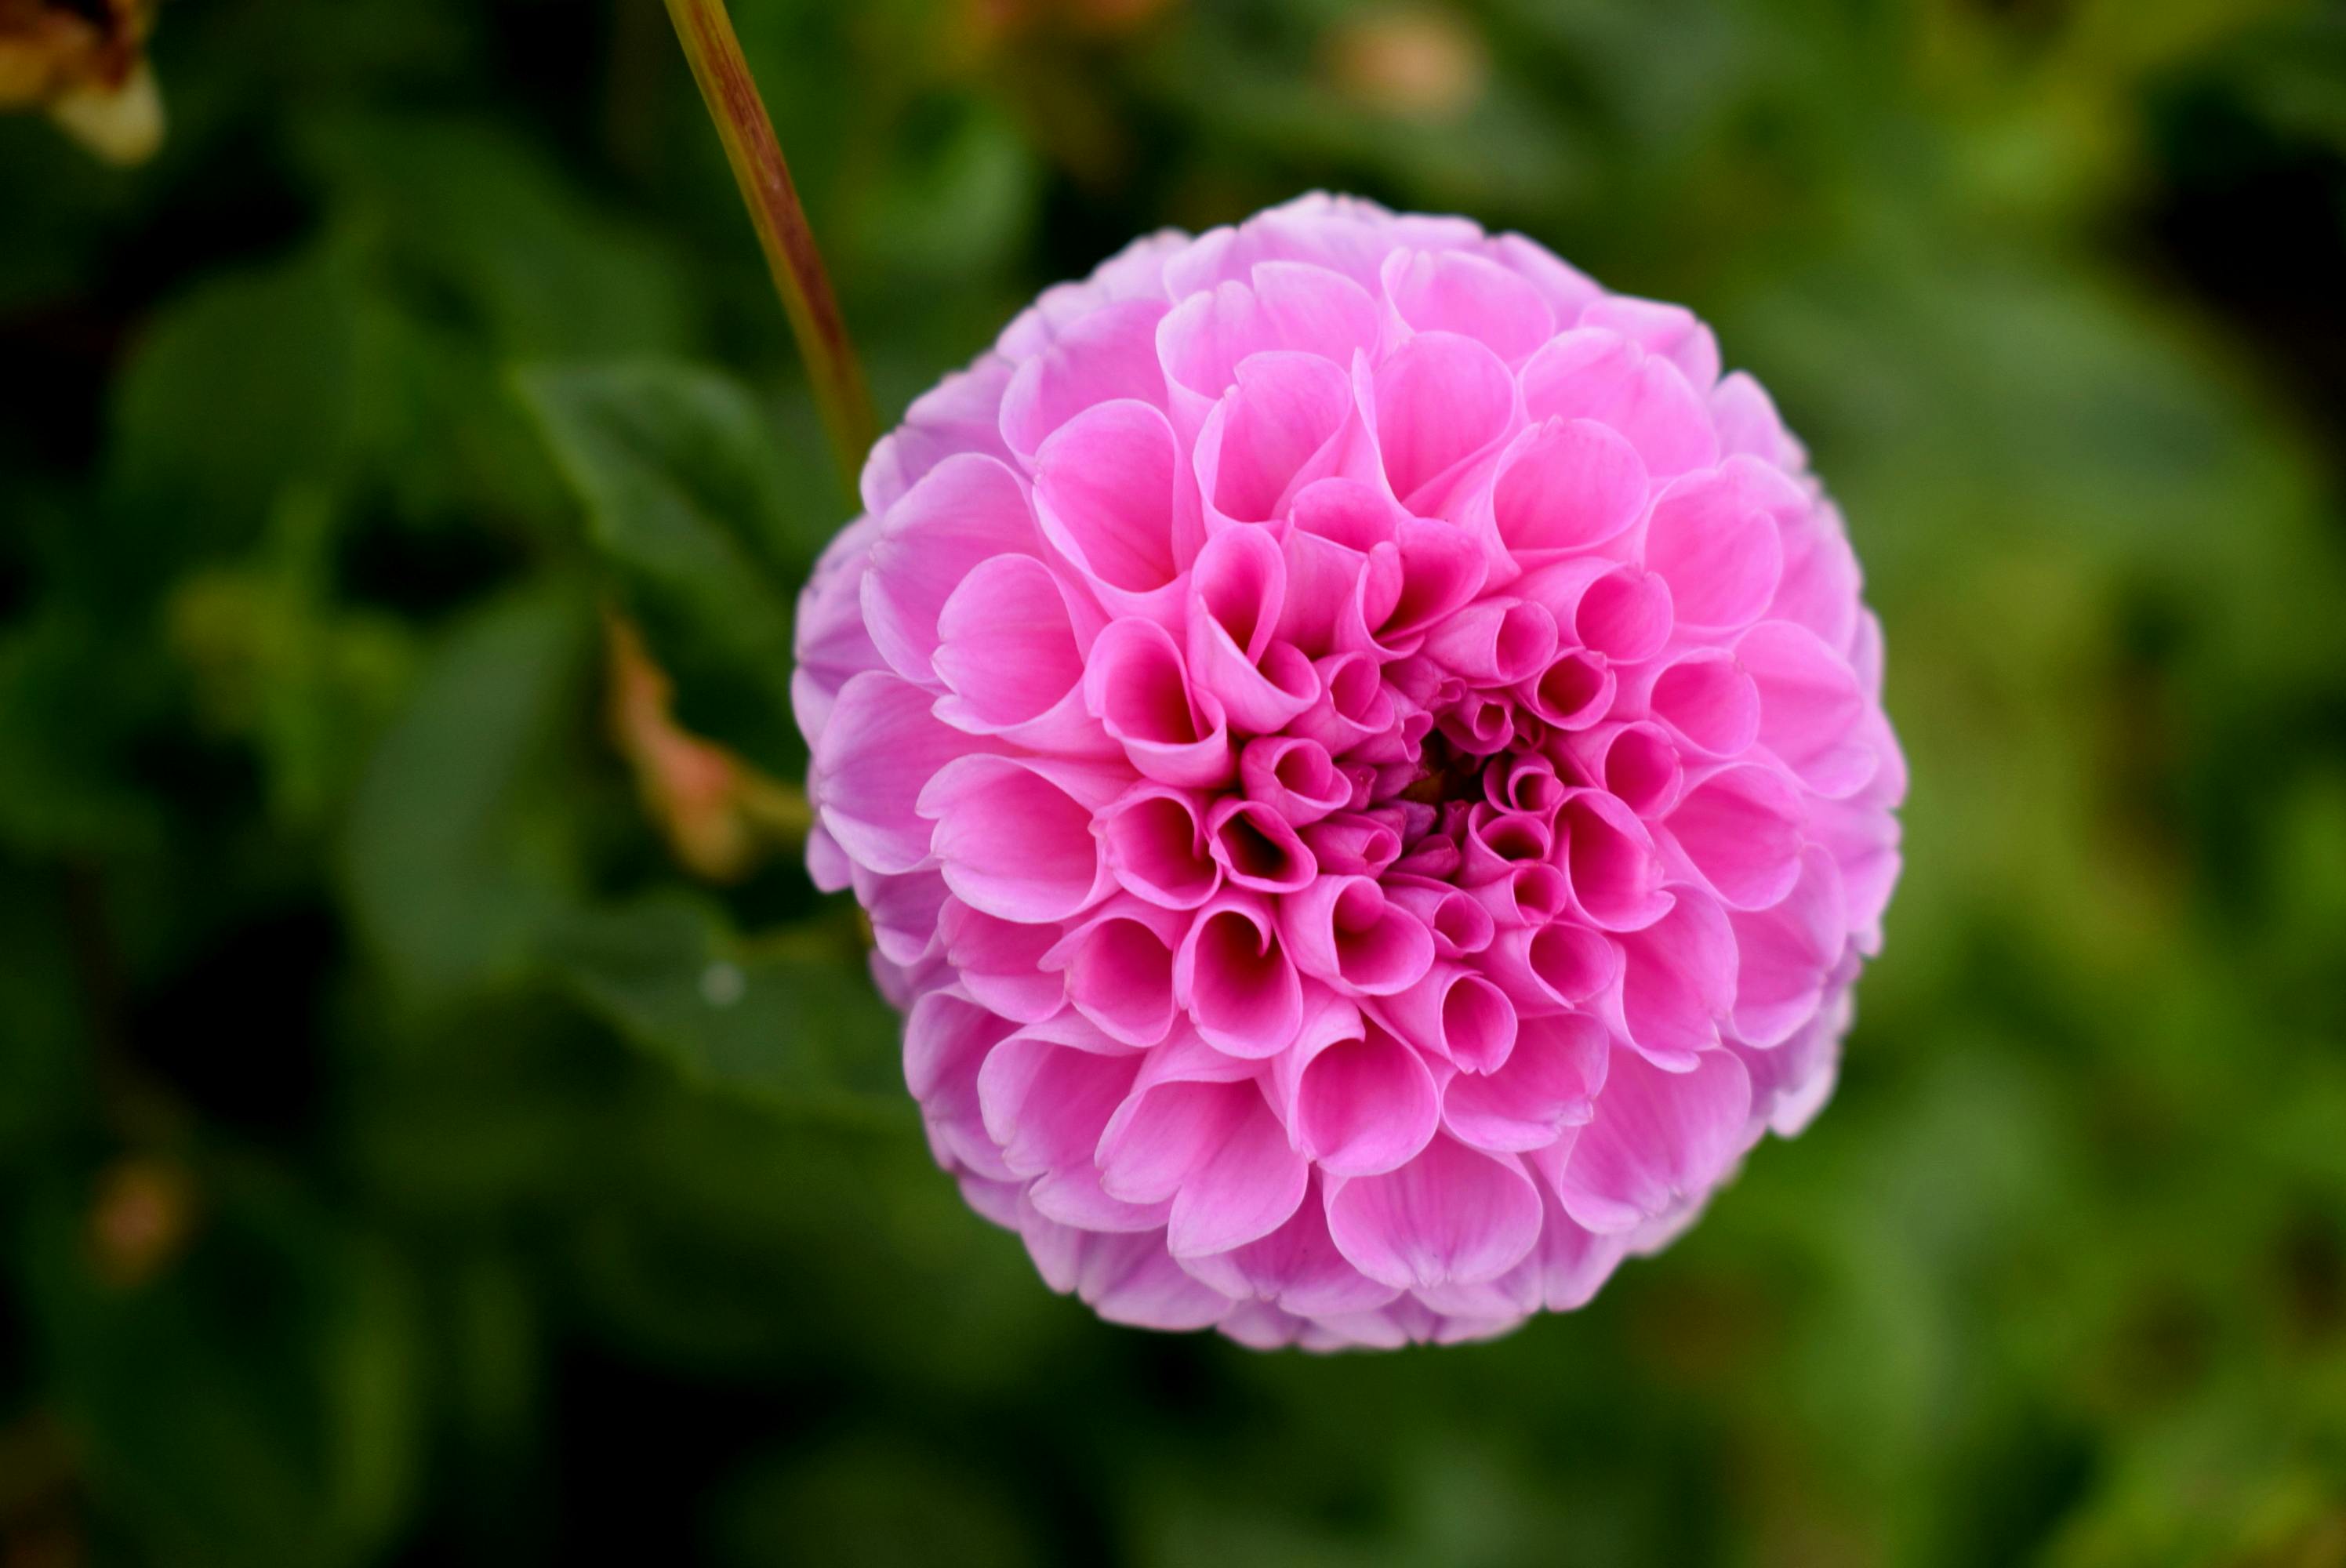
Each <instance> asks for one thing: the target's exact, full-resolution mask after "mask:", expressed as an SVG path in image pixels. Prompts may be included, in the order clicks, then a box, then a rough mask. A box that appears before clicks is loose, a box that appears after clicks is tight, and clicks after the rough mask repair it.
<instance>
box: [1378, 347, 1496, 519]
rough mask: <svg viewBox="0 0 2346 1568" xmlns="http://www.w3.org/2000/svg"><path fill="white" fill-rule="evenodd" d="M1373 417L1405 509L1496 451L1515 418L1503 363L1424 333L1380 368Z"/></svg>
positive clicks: (1477, 349) (1493, 356)
mask: <svg viewBox="0 0 2346 1568" xmlns="http://www.w3.org/2000/svg"><path fill="white" fill-rule="evenodd" d="M1373 382H1374V387H1375V392H1374V396H1373V399H1372V402H1370V403H1369V405H1368V406H1369V407H1370V408H1371V409H1372V411H1373V424H1374V429H1375V432H1376V438H1377V450H1378V452H1379V453H1381V454H1382V457H1383V461H1384V472H1385V481H1386V483H1387V484H1390V485H1392V493H1393V494H1394V496H1395V497H1396V498H1398V499H1399V500H1400V501H1401V503H1402V504H1403V505H1404V506H1410V507H1413V508H1415V507H1417V506H1418V505H1420V504H1423V502H1424V501H1426V500H1429V499H1438V496H1437V495H1435V494H1434V492H1435V487H1436V486H1437V485H1438V484H1443V482H1446V481H1447V480H1449V479H1450V478H1451V477H1452V476H1453V475H1454V473H1456V472H1457V471H1458V470H1459V469H1460V468H1461V467H1462V466H1463V465H1464V464H1465V463H1467V462H1469V461H1470V460H1471V459H1473V458H1474V457H1476V456H1477V455H1479V454H1481V453H1484V452H1485V451H1487V450H1489V449H1491V448H1493V447H1494V446H1496V445H1497V444H1498V443H1499V441H1500V440H1501V439H1502V438H1503V437H1504V436H1505V434H1506V433H1507V431H1508V428H1509V427H1510V425H1511V424H1512V423H1514V421H1515V378H1514V377H1513V376H1511V375H1509V374H1508V373H1507V367H1506V363H1505V361H1502V360H1501V359H1500V358H1499V357H1498V356H1497V355H1496V354H1494V353H1493V352H1492V351H1490V350H1488V349H1486V348H1484V346H1483V345H1482V344H1480V343H1478V342H1476V341H1474V340H1473V339H1472V338H1462V337H1459V336H1458V335H1457V334H1455V333H1453V332H1422V333H1420V334H1419V335H1418V336H1416V337H1414V338H1413V339H1411V340H1410V341H1408V342H1407V343H1405V344H1403V346H1402V347H1401V349H1400V350H1398V351H1396V352H1394V353H1393V354H1392V357H1391V358H1389V359H1387V360H1386V361H1384V363H1382V365H1379V366H1377V367H1376V371H1375V373H1374V377H1373Z"/></svg>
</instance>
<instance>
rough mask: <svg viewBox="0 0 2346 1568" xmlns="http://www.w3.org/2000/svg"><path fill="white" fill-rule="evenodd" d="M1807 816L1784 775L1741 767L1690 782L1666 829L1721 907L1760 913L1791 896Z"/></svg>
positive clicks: (1733, 767)
mask: <svg viewBox="0 0 2346 1568" xmlns="http://www.w3.org/2000/svg"><path fill="white" fill-rule="evenodd" d="M1802 816H1803V813H1802V811H1801V809H1800V797H1799V795H1798V794H1797V793H1796V792H1795V791H1794V789H1793V788H1792V786H1791V784H1790V782H1789V781H1787V780H1786V779H1784V777H1783V776H1782V775H1781V774H1780V773H1778V772H1777V771H1776V770H1775V769H1771V768H1762V767H1760V766H1758V765H1757V764H1753V763H1737V764H1733V765H1731V766H1729V767H1726V768H1722V769H1718V770H1717V771H1714V772H1711V773H1709V775H1708V776H1707V777H1704V778H1703V779H1701V780H1700V781H1699V782H1689V784H1688V788H1687V791H1686V794H1685V795H1684V796H1683V797H1682V798H1681V799H1679V801H1678V805H1677V806H1676V808H1674V809H1672V810H1671V812H1670V814H1669V816H1668V818H1667V819H1666V820H1665V821H1664V824H1663V825H1664V826H1665V827H1666V828H1668V830H1669V834H1670V837H1671V839H1672V840H1675V841H1676V843H1677V844H1678V848H1679V849H1680V850H1683V851H1685V854H1686V858H1687V860H1688V861H1690V862H1691V863H1692V864H1693V867H1694V870H1695V871H1696V873H1697V874H1698V875H1699V876H1700V877H1701V878H1702V880H1703V882H1704V884H1705V885H1706V886H1708V887H1709V889H1710V891H1712V892H1714V893H1716V894H1718V895H1719V901H1720V902H1721V903H1723V904H1725V905H1727V907H1728V908H1729V909H1733V910H1759V909H1766V908H1767V907H1768V906H1769V905H1770V904H1772V903H1774V902H1776V901H1778V900H1779V899H1781V898H1782V897H1783V896H1784V895H1785V894H1786V893H1788V892H1790V891H1791V889H1792V883H1793V881H1795V880H1796V879H1798V877H1799V876H1800V842H1801V839H1800V824H1801V820H1802Z"/></svg>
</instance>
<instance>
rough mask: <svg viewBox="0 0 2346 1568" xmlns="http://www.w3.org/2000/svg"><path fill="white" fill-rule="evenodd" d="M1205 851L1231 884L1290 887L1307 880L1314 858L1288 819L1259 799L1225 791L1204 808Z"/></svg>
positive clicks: (1315, 869)
mask: <svg viewBox="0 0 2346 1568" xmlns="http://www.w3.org/2000/svg"><path fill="white" fill-rule="evenodd" d="M1206 846H1207V852H1208V853H1209V854H1211V855H1212V856H1213V858H1214V863H1215V864H1216V865H1218V866H1219V867H1221V869H1222V875H1223V876H1224V877H1225V878H1227V879H1228V880H1229V881H1230V882H1231V883H1232V884H1234V885H1235V886H1238V887H1241V888H1251V889H1253V890H1254V891H1257V892H1264V893H1291V892H1295V891H1299V890H1301V889H1303V888H1307V887H1309V886H1311V881H1312V879H1313V878H1314V877H1315V876H1317V875H1318V874H1319V867H1318V863H1317V862H1316V861H1315V860H1314V859H1313V857H1312V854H1311V850H1310V849H1309V848H1307V847H1306V846H1305V844H1304V842H1303V840H1301V838H1299V837H1297V836H1296V831H1295V829H1294V828H1293V827H1292V826H1291V825H1290V823H1289V822H1288V820H1287V819H1286V818H1285V817H1284V816H1281V815H1280V813H1279V812H1278V811H1276V810H1274V809H1272V808H1270V807H1269V806H1267V805H1264V804H1263V803H1262V802H1261V801H1260V800H1247V799H1238V798H1236V797H1232V796H1224V797H1223V798H1222V799H1219V800H1217V801H1215V802H1214V804H1213V806H1212V808H1211V809H1209V810H1208V811H1207V813H1206Z"/></svg>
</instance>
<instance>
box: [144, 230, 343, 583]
mask: <svg viewBox="0 0 2346 1568" xmlns="http://www.w3.org/2000/svg"><path fill="white" fill-rule="evenodd" d="M360 293H361V290H360V285H359V282H358V279H357V276H356V271H355V269H353V268H352V266H351V265H350V263H349V260H348V259H347V258H346V257H345V256H344V255H343V254H342V252H341V251H339V250H337V249H334V248H332V247H331V246H322V245H321V246H315V247H312V248H311V249H309V250H307V251H305V252H304V253H302V254H301V255H300V256H298V257H296V258H295V259H294V260H291V261H288V262H284V263H281V264H279V265H277V266H274V267H270V268H268V269H265V270H255V271H251V272H243V273H236V274H232V275H230V276H227V277H223V278H219V279H217V280H213V281H210V282H208V283H205V284H204V285H202V286H201V287H199V288H198V289H197V290H194V291H192V292H191V293H189V294H188V295H187V296H186V297H185V298H183V299H181V300H179V301H177V302H176V303H174V304H173V305H172V306H170V307H169V308H168V310H166V311H164V312H163V313H162V315H161V316H160V317H158V320H157V321H156V322H155V324H154V325H153V327H151V328H150V329H149V330H148V331H147V333H146V334H145V337H144V340H143V341H142V342H141V344H140V346H139V350H138V357H137V358H136V359H135V360H133V361H131V363H130V366H129V368H128V370H126V371H125V372H123V377H122V381H121V382H120V384H119V387H118V389H117V393H116V398H115V405H114V424H115V447H114V451H113V454H112V462H113V467H114V478H115V481H116V483H117V485H118V486H119V487H120V488H121V490H122V491H123V493H124V494H126V495H128V496H129V497H131V498H133V499H136V500H138V501H141V502H144V503H147V504H148V505H149V506H150V507H152V508H155V509H157V510H158V513H159V514H161V515H163V516H164V517H166V518H167V519H168V522H169V523H170V525H171V526H173V527H175V528H179V529H181V530H184V531H186V533H187V534H188V535H189V537H190V538H191V539H192V540H193V541H195V542H196V543H197V544H199V545H230V546H233V545H240V544H242V543H244V542H246V541H248V540H250V539H251V538H253V537H254V536H256V535H258V534H259V533H260V527H261V524H262V522H263V521H264V519H265V517H266V515H267V513H268V509H269V507H270V504H271V503H272V502H273V501H274V499H275V498H276V496H277V494H278V493H279V491H280V489H281V487H282V486H283V485H284V484H286V483H287V481H288V480H289V479H293V478H302V479H309V480H313V481H323V480H330V479H331V478H334V477H336V476H337V474H338V472H339V468H340V465H341V464H342V462H343V461H344V460H345V459H346V457H347V455H348V449H349V445H350V440H351V430H352V406H353V401H352V364H353V358H354V355H355V341H356V338H355V322H356V320H357V316H358V301H359V299H360Z"/></svg>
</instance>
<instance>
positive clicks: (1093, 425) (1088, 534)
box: [1035, 402, 1203, 618]
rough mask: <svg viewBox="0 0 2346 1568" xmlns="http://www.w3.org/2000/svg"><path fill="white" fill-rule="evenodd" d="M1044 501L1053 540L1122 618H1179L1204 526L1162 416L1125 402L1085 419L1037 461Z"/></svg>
mask: <svg viewBox="0 0 2346 1568" xmlns="http://www.w3.org/2000/svg"><path fill="white" fill-rule="evenodd" d="M1035 506H1036V511H1037V514H1038V516H1039V518H1040V520H1041V524H1042V532H1043V536H1044V537H1045V539H1047V540H1049V541H1050V543H1051V545H1052V547H1053V548H1054V549H1056V550H1057V551H1058V552H1059V554H1060V555H1064V556H1066V559H1067V560H1068V561H1069V562H1070V563H1071V564H1072V565H1075V567H1076V569H1077V570H1078V571H1080V572H1081V573H1082V574H1083V575H1084V577H1085V580H1086V582H1087V583H1088V584H1089V585H1091V586H1092V587H1093V589H1094V590H1095V591H1096V592H1097V593H1098V595H1099V596H1100V602H1101V603H1102V604H1104V605H1106V606H1107V608H1108V610H1109V611H1110V612H1111V613H1112V614H1117V615H1128V614H1158V613H1159V609H1160V606H1161V607H1162V611H1163V613H1162V614H1161V615H1160V618H1167V617H1168V616H1170V615H1171V614H1172V606H1173V605H1175V604H1178V600H1176V599H1174V598H1173V597H1172V595H1173V590H1174V584H1175V580H1176V579H1177V578H1178V576H1179V575H1180V573H1181V569H1182V567H1183V565H1185V564H1186V563H1187V561H1188V558H1189V557H1190V556H1191V555H1195V554H1196V553H1197V546H1198V545H1199V542H1200V541H1201V538H1202V531H1203V524H1202V523H1201V522H1200V521H1199V515H1198V496H1197V485H1196V483H1195V482H1194V481H1193V480H1192V479H1191V478H1190V476H1189V473H1188V468H1187V466H1186V465H1185V464H1183V463H1182V462H1181V461H1180V454H1179V448H1178V444H1177V443H1176V442H1175V440H1174V436H1173V427H1172V426H1171V425H1169V424H1168V423H1165V416H1164V415H1163V414H1162V413H1160V412H1158V411H1157V410H1156V409H1154V408H1151V407H1150V406H1149V405H1148V404H1147V403H1140V402H1105V403H1101V404H1100V405H1099V406H1098V407H1096V408H1093V409H1090V410H1087V411H1086V412H1084V413H1082V414H1079V415H1077V416H1076V418H1075V419H1074V420H1073V421H1071V422H1070V423H1067V424H1066V426H1064V427H1063V428H1062V429H1060V430H1059V431H1058V432H1057V433H1056V434H1054V435H1053V436H1052V437H1051V439H1050V440H1048V441H1046V442H1045V443H1043V449H1042V450H1041V451H1040V452H1038V453H1035Z"/></svg>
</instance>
